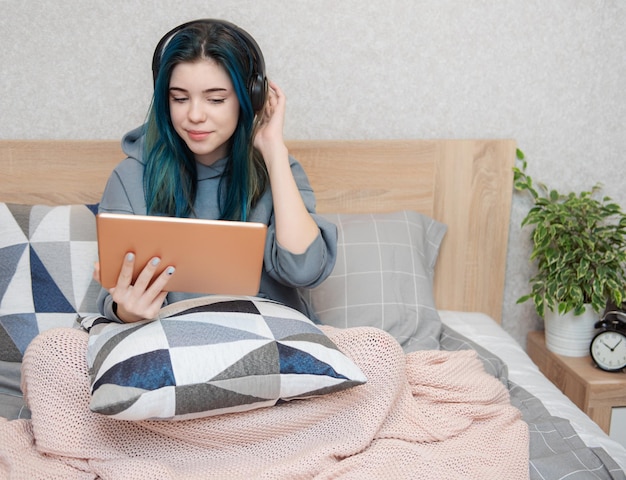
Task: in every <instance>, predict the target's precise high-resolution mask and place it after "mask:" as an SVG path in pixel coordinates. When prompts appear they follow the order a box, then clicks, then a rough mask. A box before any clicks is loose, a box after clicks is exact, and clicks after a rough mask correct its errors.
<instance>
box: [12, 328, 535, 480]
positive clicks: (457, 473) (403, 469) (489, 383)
mask: <svg viewBox="0 0 626 480" xmlns="http://www.w3.org/2000/svg"><path fill="white" fill-rule="evenodd" d="M325 332H326V333H327V334H328V335H329V336H330V337H331V339H332V340H333V341H334V342H335V343H336V344H337V346H338V347H339V348H340V349H341V350H342V351H343V352H344V353H346V354H347V355H348V356H350V357H351V358H352V359H353V360H354V361H355V362H356V363H357V364H358V365H359V366H360V367H361V369H362V370H363V372H364V373H365V374H366V375H367V378H368V382H367V384H365V385H363V386H359V387H356V388H353V389H350V390H346V391H344V392H340V393H336V394H331V395H327V396H324V397H319V398H314V399H307V400H300V401H294V402H290V403H287V404H281V405H278V406H275V407H271V408H265V409H260V410H255V411H252V412H246V413H237V414H229V415H223V416H218V417H210V418H205V419H197V420H189V421H183V422H166V421H145V422H126V421H120V420H114V419H111V418H107V417H104V416H100V415H97V414H94V413H92V412H91V411H90V410H89V408H88V404H89V386H88V375H87V366H86V361H85V350H86V344H87V334H86V333H84V332H81V331H79V330H71V329H56V330H51V331H48V332H45V333H43V334H41V335H39V336H38V337H37V338H36V339H35V341H34V342H33V343H32V344H31V346H30V347H29V349H28V351H27V354H26V355H25V358H24V366H23V389H24V391H25V394H26V398H27V400H28V403H29V406H30V408H31V410H32V420H14V421H6V420H5V421H4V422H2V423H0V476H1V478H10V479H38V478H50V479H57V478H58V479H63V480H71V479H95V478H103V479H123V480H129V479H151V480H154V479H179V478H180V479H185V480H188V479H211V478H215V479H230V478H234V479H256V478H267V479H299V478H316V479H330V478H354V479H359V480H363V479H376V480H379V479H387V478H388V479H403V478H406V479H415V478H420V479H438V480H439V479H442V478H445V479H460V478H463V479H468V478H481V479H498V480H501V479H503V478H507V479H518V478H519V479H521V478H528V431H527V426H526V424H525V423H524V422H523V421H522V420H521V418H520V414H519V412H518V410H517V409H515V408H514V407H512V406H511V405H510V403H509V396H508V392H507V391H506V389H505V388H504V387H503V385H502V384H501V383H500V382H499V381H498V380H496V379H495V378H493V377H491V376H490V375H488V374H487V373H485V372H484V370H483V367H482V364H481V362H480V361H479V360H478V359H477V358H476V356H475V354H474V353H473V352H471V351H464V352H440V351H424V352H416V353H412V354H409V355H405V354H404V353H403V352H402V350H401V349H400V347H399V345H398V344H397V342H396V341H395V340H394V339H393V338H392V337H390V336H389V335H387V334H386V333H384V332H382V331H380V330H376V329H372V328H357V329H348V330H336V329H331V328H325ZM2 474H4V476H2Z"/></svg>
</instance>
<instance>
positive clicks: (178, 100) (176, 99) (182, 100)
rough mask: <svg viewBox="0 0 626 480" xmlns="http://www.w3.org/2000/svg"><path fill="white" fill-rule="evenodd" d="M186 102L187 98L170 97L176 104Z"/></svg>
mask: <svg viewBox="0 0 626 480" xmlns="http://www.w3.org/2000/svg"><path fill="white" fill-rule="evenodd" d="M186 100H187V97H172V101H174V102H176V103H183V102H185V101H186Z"/></svg>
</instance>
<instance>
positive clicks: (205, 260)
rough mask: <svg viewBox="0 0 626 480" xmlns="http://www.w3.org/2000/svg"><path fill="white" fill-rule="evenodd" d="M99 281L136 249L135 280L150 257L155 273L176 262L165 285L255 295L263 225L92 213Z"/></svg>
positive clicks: (107, 283)
mask: <svg viewBox="0 0 626 480" xmlns="http://www.w3.org/2000/svg"><path fill="white" fill-rule="evenodd" d="M96 228H97V234H98V257H99V261H100V283H101V284H102V286H103V287H105V288H111V287H114V286H115V285H116V284H117V278H118V276H119V272H120V269H121V267H122V263H123V261H124V257H125V255H126V254H127V253H128V252H132V253H134V254H135V271H134V272H133V282H134V281H135V280H136V278H137V276H138V275H139V273H140V272H141V270H142V269H143V267H144V266H145V265H146V264H147V262H149V261H150V260H151V259H152V258H154V257H159V258H160V259H161V263H160V264H159V269H157V273H156V274H155V276H154V277H153V278H156V277H157V275H158V274H160V273H161V272H163V270H165V268H167V267H168V266H170V265H172V266H174V267H175V268H176V271H175V272H174V275H172V277H171V278H170V280H169V282H168V284H167V286H166V290H167V291H174V292H188V293H204V294H222V295H256V294H257V293H258V292H259V286H260V283H261V269H262V267H263V252H264V249H265V237H266V233H267V225H265V224H263V223H254V222H236V221H226V220H199V219H191V218H173V217H157V216H147V215H130V214H116V213H100V214H98V215H97V216H96Z"/></svg>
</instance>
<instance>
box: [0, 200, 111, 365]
mask: <svg viewBox="0 0 626 480" xmlns="http://www.w3.org/2000/svg"><path fill="white" fill-rule="evenodd" d="M96 212H97V205H62V206H48V205H19V204H7V203H0V360H2V361H9V362H19V361H21V360H22V354H23V353H24V351H25V350H26V347H27V346H28V344H29V343H30V341H31V340H32V339H33V338H34V337H35V336H36V335H37V334H38V333H39V332H41V331H43V330H47V329H49V328H53V327H67V326H73V325H75V322H76V317H77V314H81V315H84V314H89V313H94V312H97V307H96V299H97V296H98V293H99V291H100V286H99V285H98V283H97V282H95V281H94V280H93V279H92V272H93V263H94V261H96V260H97V256H98V253H97V243H96V227H95V214H96Z"/></svg>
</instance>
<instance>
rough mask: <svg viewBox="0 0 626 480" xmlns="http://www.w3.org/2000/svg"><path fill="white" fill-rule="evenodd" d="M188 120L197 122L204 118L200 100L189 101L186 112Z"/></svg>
mask: <svg viewBox="0 0 626 480" xmlns="http://www.w3.org/2000/svg"><path fill="white" fill-rule="evenodd" d="M187 116H188V117H189V120H191V121H192V122H195V123H198V122H203V121H204V120H205V119H206V116H205V113H204V109H203V108H202V105H201V104H200V102H193V101H192V102H189V111H188V112H187Z"/></svg>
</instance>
